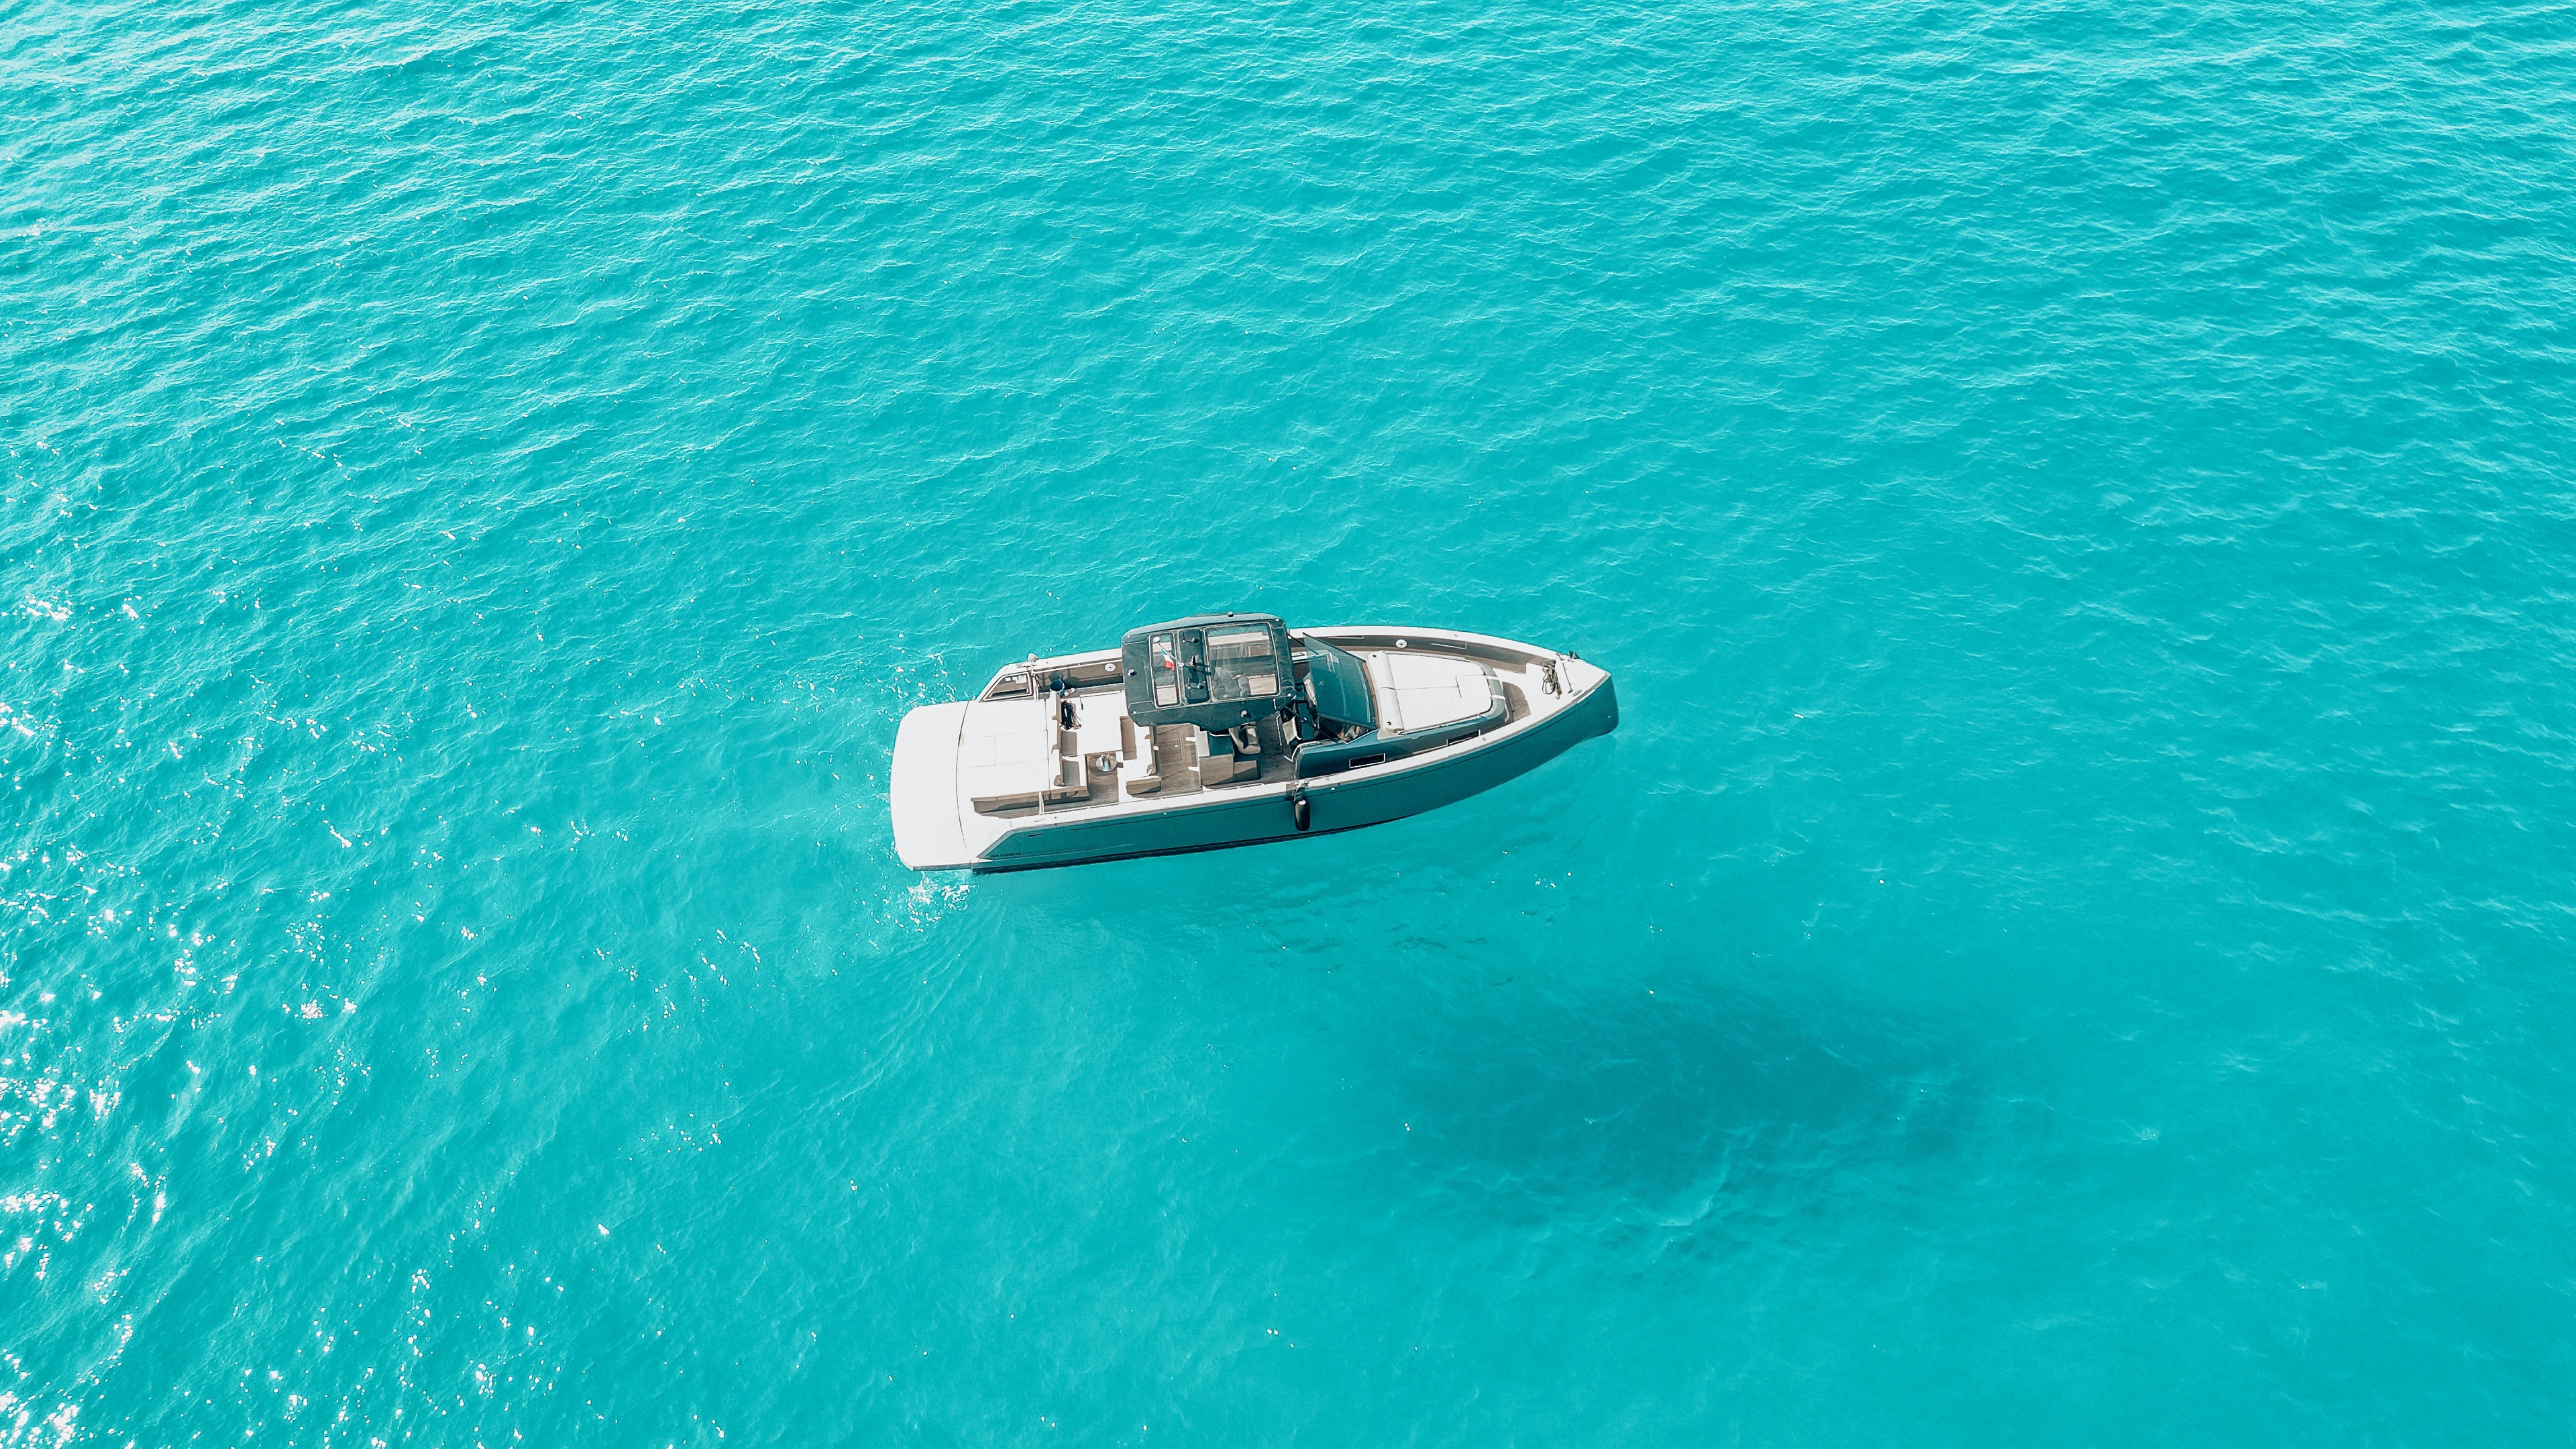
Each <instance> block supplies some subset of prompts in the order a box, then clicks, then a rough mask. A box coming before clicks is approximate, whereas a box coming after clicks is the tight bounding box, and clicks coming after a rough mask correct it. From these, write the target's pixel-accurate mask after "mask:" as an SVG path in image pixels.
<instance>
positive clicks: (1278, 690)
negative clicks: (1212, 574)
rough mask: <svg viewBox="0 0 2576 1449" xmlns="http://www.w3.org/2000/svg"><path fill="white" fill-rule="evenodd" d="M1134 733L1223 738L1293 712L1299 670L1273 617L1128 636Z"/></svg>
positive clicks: (1125, 657) (1188, 624)
mask: <svg viewBox="0 0 2576 1449" xmlns="http://www.w3.org/2000/svg"><path fill="white" fill-rule="evenodd" d="M1119 661H1120V665H1121V667H1122V668H1123V670H1124V671H1125V674H1126V684H1127V713H1128V714H1129V715H1130V716H1131V717H1133V718H1134V719H1135V721H1136V723H1138V724H1140V725H1171V724H1192V725H1197V726H1198V727H1199V728H1201V729H1205V730H1217V731H1222V730H1229V729H1232V728H1234V727H1235V726H1236V725H1239V724H1243V723H1246V722H1247V721H1251V720H1257V719H1261V718H1263V717H1265V716H1269V715H1274V714H1277V713H1279V712H1280V711H1281V710H1284V709H1289V708H1292V707H1294V705H1295V704H1296V701H1297V668H1296V664H1295V662H1294V661H1293V660H1292V659H1291V658H1290V655H1289V646H1288V628H1287V626H1286V625H1285V624H1283V623H1281V622H1280V620H1279V616H1278V615H1276V614H1199V615H1195V616H1193V617H1190V618H1187V619H1174V620H1173V621H1171V622H1170V623H1168V624H1149V625H1147V626H1145V627H1144V628H1142V629H1134V630H1130V631H1129V632H1128V634H1127V640H1126V643H1125V645H1124V647H1122V648H1121V649H1120V651H1119Z"/></svg>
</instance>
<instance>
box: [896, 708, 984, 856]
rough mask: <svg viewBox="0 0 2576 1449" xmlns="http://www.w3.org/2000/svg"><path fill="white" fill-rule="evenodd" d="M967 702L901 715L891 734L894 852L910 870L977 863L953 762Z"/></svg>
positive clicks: (922, 709)
mask: <svg viewBox="0 0 2576 1449" xmlns="http://www.w3.org/2000/svg"><path fill="white" fill-rule="evenodd" d="M968 707H969V706H968V705H966V704H965V703H963V702H960V703H956V704H934V705H927V706H924V707H923V708H920V709H916V710H914V711H913V712H912V713H910V714H907V715H905V716H904V717H903V728H902V729H901V730H900V731H898V732H897V733H896V735H895V740H894V765H893V769H892V778H891V780H890V782H889V783H890V785H891V787H892V788H891V789H890V791H889V792H888V800H889V803H890V804H891V805H892V807H893V813H894V853H895V854H896V855H897V856H900V857H901V858H902V860H903V863H904V864H905V865H908V866H910V867H912V868H913V869H914V870H963V869H966V868H967V867H969V866H972V865H973V864H974V863H975V849H974V847H973V846H971V845H969V844H968V843H967V841H966V822H965V820H964V818H963V817H962V816H961V815H960V814H959V813H958V803H957V763H958V758H959V752H960V740H961V737H962V736H963V734H964V732H965V727H966V711H967V709H968Z"/></svg>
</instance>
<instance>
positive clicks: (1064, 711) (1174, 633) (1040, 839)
mask: <svg viewBox="0 0 2576 1449" xmlns="http://www.w3.org/2000/svg"><path fill="white" fill-rule="evenodd" d="M1618 723H1619V701H1618V696H1617V695H1616V694H1615V693H1614V692H1613V691H1612V689H1611V685H1610V676H1609V675H1608V674H1607V673H1605V672H1603V671H1602V670H1601V669H1599V668H1597V667H1595V666H1594V665H1592V664H1589V663H1587V662H1585V661H1584V660H1583V659H1582V658H1580V657H1578V656H1577V655H1576V654H1574V653H1573V652H1572V651H1571V650H1555V649H1545V648H1540V647H1538V646H1535V645H1529V644H1519V643H1515V642H1513V641H1511V640H1509V639H1498V638H1494V637H1492V636H1490V635H1485V634H1463V633H1458V632H1455V631H1452V630H1446V629H1380V628H1329V629H1301V630H1295V631H1291V630H1290V629H1289V628H1288V627H1287V626H1286V624H1285V623H1283V622H1282V621H1281V620H1280V619H1279V618H1278V617H1277V616H1276V615H1271V614H1202V615H1198V616H1196V617H1194V618H1188V619H1175V620H1173V621H1172V622H1170V623H1168V624H1153V625H1149V626H1147V627H1145V628H1142V629H1137V630H1134V631H1132V632H1130V633H1129V634H1128V635H1127V637H1126V640H1125V641H1124V643H1123V644H1122V645H1121V647H1119V648H1117V649H1114V650H1112V649H1104V650H1095V651H1092V652H1090V653H1085V654H1064V655H1057V656H1055V657H1053V658H1046V659H1041V658H1038V657H1037V656H1035V655H1031V656H1029V658H1028V659H1027V660H1025V661H1024V662H1022V663H1019V664H1013V665H1010V666H1008V667H1006V668H1004V669H1003V670H1002V671H1001V672H999V673H998V674H995V675H994V676H993V680H992V682H991V683H990V684H988V685H986V686H985V687H984V692H983V693H982V694H980V695H978V696H977V697H975V698H974V699H971V700H962V701H958V702H956V703H951V704H934V705H927V706H924V707H923V708H920V709H916V710H914V711H912V712H911V713H910V714H908V715H906V716H904V721H903V727H902V729H901V731H900V732H899V733H898V734H897V735H896V738H895V747H894V768H893V779H892V785H893V789H892V803H893V814H894V841H895V853H896V854H897V855H899V856H901V857H902V858H903V863H904V864H905V865H908V866H910V867H912V868H913V869H914V870H973V871H1004V870H1034V869H1039V868H1043V867H1046V866H1057V865H1083V864H1088V863H1090V862H1093V861H1103V860H1123V859H1127V858H1129V857H1133V856H1143V855H1173V854H1178V853H1181V852H1184V851H1194V850H1221V849H1224V848H1225V847H1227V846H1234V845H1255V844H1259V843H1261V842H1263V841H1270V840H1293V839H1297V838H1299V837H1302V836H1308V835H1326V834H1331V833H1333V832H1335V831H1342V830H1356V829H1358V828H1359V827H1361V826H1363V825H1376V824H1379V823H1381V822H1384V821H1388V820H1395V819H1400V818H1402V817H1404V816H1407V815H1415V814H1419V813H1421V812H1422V811H1425V810H1430V809H1434V808H1436V807H1438V806H1441V805H1446V804H1449V803H1450V802H1451V801H1454V800H1462V799H1465V798H1466V797H1467V796H1469V795H1473V794H1477V793H1478V792H1480V791H1484V790H1490V789H1492V788H1494V787H1495V786H1497V785H1500V784H1503V783H1504V782H1506V781H1508V780H1511V779H1513V778H1514V777H1516V776H1519V775H1521V774H1523V773H1526V772H1527V771H1529V770H1531V769H1533V768H1535V767H1537V766H1539V765H1541V764H1544V763H1546V762H1547V761H1548V760H1550V759H1552V758H1554V757H1555V756H1557V755H1559V754H1562V753H1563V752H1565V751H1566V750H1568V749H1571V748H1572V747H1573V746H1575V745H1577V744H1579V743H1581V742H1582V741H1584V740H1587V739H1590V738H1591V737H1592V736H1594V735H1601V734H1608V733H1609V732H1610V731H1611V730H1612V729H1615V728H1616V727H1617V726H1618Z"/></svg>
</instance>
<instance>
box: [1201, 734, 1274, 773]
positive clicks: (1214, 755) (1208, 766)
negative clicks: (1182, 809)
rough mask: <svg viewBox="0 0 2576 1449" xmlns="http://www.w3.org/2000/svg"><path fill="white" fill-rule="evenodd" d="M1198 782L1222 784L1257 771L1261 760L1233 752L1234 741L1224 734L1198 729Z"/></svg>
mask: <svg viewBox="0 0 2576 1449" xmlns="http://www.w3.org/2000/svg"><path fill="white" fill-rule="evenodd" d="M1198 741H1199V783H1200V784H1203V785H1222V784H1225V783H1227V782H1228V781H1231V780H1238V779H1241V778H1242V777H1243V776H1245V775H1250V774H1255V773H1258V772H1259V771H1260V769H1261V762H1260V761H1259V760H1256V759H1253V758H1251V757H1249V756H1246V755H1239V754H1236V753H1235V750H1234V741H1233V740H1232V739H1230V738H1228V737H1226V736H1224V735H1220V734H1210V733H1209V732H1208V731H1206V730H1201V731H1199V735H1198Z"/></svg>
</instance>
